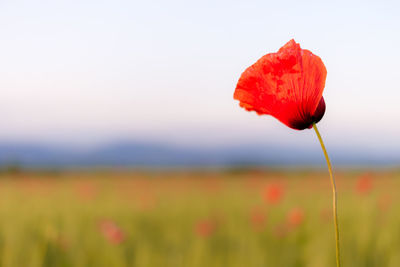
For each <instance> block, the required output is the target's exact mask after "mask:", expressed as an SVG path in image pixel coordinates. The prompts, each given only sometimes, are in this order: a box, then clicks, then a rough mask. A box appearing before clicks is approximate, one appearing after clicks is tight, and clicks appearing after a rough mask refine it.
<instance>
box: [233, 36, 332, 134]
mask: <svg viewBox="0 0 400 267" xmlns="http://www.w3.org/2000/svg"><path fill="white" fill-rule="evenodd" d="M326 74H327V71H326V68H325V66H324V63H323V62H322V60H321V59H320V58H319V57H318V56H316V55H314V54H313V53H311V52H310V51H308V50H305V49H301V48H300V45H299V44H297V43H296V42H295V41H294V40H290V41H289V42H288V43H287V44H285V45H284V46H283V47H282V48H281V49H279V51H278V52H277V53H271V54H267V55H265V56H263V57H262V58H261V59H259V60H258V61H257V62H256V63H255V64H253V65H252V66H250V67H249V68H247V69H246V70H245V71H244V72H243V73H242V75H241V77H240V79H239V82H238V84H237V86H236V90H235V93H234V98H235V99H236V100H239V101H240V106H241V107H243V108H245V109H246V110H248V111H255V112H257V113H258V114H259V115H262V114H267V115H272V116H273V117H275V118H277V119H278V120H280V121H281V122H282V123H284V124H286V125H287V126H289V127H290V128H293V129H297V130H303V129H306V128H310V127H311V126H312V124H313V123H316V122H318V121H319V120H321V118H322V117H323V115H324V112H325V101H324V100H323V98H322V93H323V90H324V87H325V79H326Z"/></svg>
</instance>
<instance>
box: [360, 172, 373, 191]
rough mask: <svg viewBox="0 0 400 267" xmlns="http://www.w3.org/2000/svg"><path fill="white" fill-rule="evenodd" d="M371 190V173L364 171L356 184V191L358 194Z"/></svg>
mask: <svg viewBox="0 0 400 267" xmlns="http://www.w3.org/2000/svg"><path fill="white" fill-rule="evenodd" d="M371 190H372V175H371V174H370V173H365V174H363V175H361V176H360V177H359V178H358V180H357V184H356V191H357V192H358V193H359V194H364V195H366V194H368V193H370V192H371Z"/></svg>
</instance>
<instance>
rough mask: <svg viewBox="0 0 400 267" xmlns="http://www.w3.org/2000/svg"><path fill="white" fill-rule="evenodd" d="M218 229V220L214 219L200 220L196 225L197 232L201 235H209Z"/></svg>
mask: <svg viewBox="0 0 400 267" xmlns="http://www.w3.org/2000/svg"><path fill="white" fill-rule="evenodd" d="M216 229H217V222H216V221H215V220H212V219H203V220H199V221H198V222H197V223H196V225H195V229H194V230H195V232H196V233H197V234H198V235H199V236H201V237H209V236H211V235H213V234H214V232H215V230H216Z"/></svg>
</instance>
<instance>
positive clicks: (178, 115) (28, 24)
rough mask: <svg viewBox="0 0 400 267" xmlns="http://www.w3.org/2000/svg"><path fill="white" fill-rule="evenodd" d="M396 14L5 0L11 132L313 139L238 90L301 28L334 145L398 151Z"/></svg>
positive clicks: (391, 10)
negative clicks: (260, 110) (254, 106)
mask: <svg viewBox="0 0 400 267" xmlns="http://www.w3.org/2000/svg"><path fill="white" fill-rule="evenodd" d="M398 14H400V4H398V3H396V2H395V1H393V2H389V1H375V2H372V1H331V2H330V3H327V2H324V1H296V0H293V1H248V0H246V1H215V0H214V1H212V0H207V1H176V0H173V1H166V0H164V1H162V0H158V1H116V0H108V1H99V0H96V1H94V0H93V1H71V0H69V1H64V0H59V1H40V0H35V1H30V0H27V1H20V0H1V1H0V47H1V49H0V60H1V61H0V125H1V129H0V141H1V140H13V141H45V142H66V143H76V144H94V143H101V142H108V141H110V140H114V139H116V138H123V139H132V140H135V139H139V140H141V139H157V140H163V141H168V142H173V143H177V144H183V145H184V144H193V143H196V144H197V145H210V146H212V145H215V144H219V145H230V144H232V143H246V142H253V143H257V142H261V143H274V144H277V143H278V144H280V143H281V144H285V145H288V144H289V145H290V144H296V145H298V144H301V145H307V144H311V143H312V144H313V145H314V144H315V142H316V139H315V136H314V133H313V132H312V131H308V130H305V131H302V132H298V131H294V130H292V129H289V128H287V127H286V126H284V125H282V124H281V123H279V122H277V121H276V120H275V119H273V118H271V117H269V116H262V117H259V116H257V115H256V114H255V113H249V112H246V111H244V110H243V109H241V108H239V106H238V103H237V102H236V101H234V100H233V97H232V96H233V91H234V88H235V85H236V82H237V80H238V78H239V76H240V74H241V72H242V71H243V70H244V69H245V68H247V67H248V66H249V65H251V64H253V63H254V62H255V61H256V60H257V59H258V58H259V57H261V56H262V55H264V54H266V53H270V52H275V51H277V50H278V49H279V48H280V47H281V46H282V45H284V44H285V43H286V42H287V41H289V40H290V39H291V38H294V39H295V40H296V42H298V43H300V45H301V46H302V48H305V49H309V50H311V51H312V52H313V53H315V54H317V55H318V56H320V57H321V58H322V60H323V62H324V63H325V65H326V67H327V70H328V78H327V82H326V88H325V92H324V98H325V101H326V104H327V110H326V114H325V117H324V118H323V119H322V121H321V123H320V124H319V125H320V130H321V132H322V134H323V136H324V138H325V140H326V142H327V143H328V147H329V145H330V146H340V147H347V148H349V149H351V147H352V146H364V147H365V146H366V147H370V148H371V149H376V150H382V149H399V151H400V124H399V123H398V122H399V121H400V104H399V100H400V84H399V82H398V79H399V76H400V66H399V62H400V49H399V48H400V16H399V15H398ZM399 153H400V152H399Z"/></svg>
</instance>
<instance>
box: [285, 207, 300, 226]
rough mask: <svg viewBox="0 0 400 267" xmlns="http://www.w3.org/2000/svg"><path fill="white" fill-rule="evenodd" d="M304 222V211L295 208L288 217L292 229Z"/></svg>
mask: <svg viewBox="0 0 400 267" xmlns="http://www.w3.org/2000/svg"><path fill="white" fill-rule="evenodd" d="M303 220H304V211H303V209H301V208H293V209H292V210H290V211H289V213H288V215H287V222H288V225H289V226H291V227H296V226H299V225H300V224H301V223H302V222H303Z"/></svg>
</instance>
